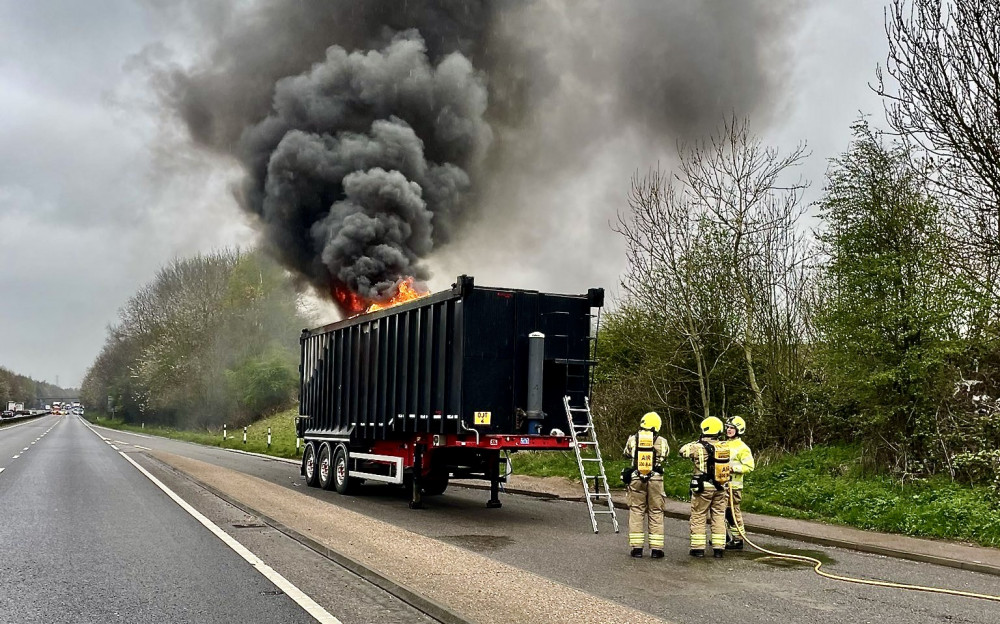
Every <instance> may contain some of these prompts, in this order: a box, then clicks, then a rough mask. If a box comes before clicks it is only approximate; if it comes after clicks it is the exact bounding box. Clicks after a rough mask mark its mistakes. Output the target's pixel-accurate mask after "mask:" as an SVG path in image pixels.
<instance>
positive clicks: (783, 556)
mask: <svg viewBox="0 0 1000 624" xmlns="http://www.w3.org/2000/svg"><path fill="white" fill-rule="evenodd" d="M728 489H729V506H730V508H732V507H733V506H734V504H733V490H732V488H728ZM736 530H737V531H738V532H739V534H740V537H742V538H743V541H745V542H746V543H747V544H750V545H751V546H753V547H754V548H756V549H757V550H759V551H760V552H762V553H766V554H768V555H771V556H772V557H777V558H778V559H788V560H791V561H801V562H802V563H811V564H814V565H813V572H815V573H816V574H819V575H820V576H825V577H826V578H828V579H833V580H835V581H844V582H845V583H857V584H859V585H874V586H875V587H892V588H894V589H909V590H912V591H922V592H932V593H935V594H948V595H950V596H963V597H965V598H979V599H981V600H992V601H993V602H1000V596H993V595H991V594H977V593H975V592H965V591H959V590H957V589H944V588H941V587H926V586H924V585H908V584H906V583H893V582H891V581H873V580H869V579H862V578H855V577H853V576H840V575H839V574H830V573H829V572H824V571H823V570H820V567H822V565H823V562H822V561H820V560H819V559H816V558H815V557H808V556H806V555H792V554H789V553H782V552H776V551H773V550H768V549H767V548H763V547H761V546H758V545H757V544H754V543H753V542H751V541H750V538H748V537H747V534H746V531H745V530H744V529H743V527H741V526H739V525H737V526H736Z"/></svg>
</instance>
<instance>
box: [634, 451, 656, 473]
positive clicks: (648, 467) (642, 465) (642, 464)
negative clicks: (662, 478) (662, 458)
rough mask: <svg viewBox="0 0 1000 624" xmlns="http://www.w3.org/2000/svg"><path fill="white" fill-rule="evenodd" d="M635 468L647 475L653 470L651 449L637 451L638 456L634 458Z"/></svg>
mask: <svg viewBox="0 0 1000 624" xmlns="http://www.w3.org/2000/svg"><path fill="white" fill-rule="evenodd" d="M636 459H637V462H636V464H637V465H636V469H637V470H638V471H639V474H641V475H648V474H649V473H651V472H653V452H652V451H639V456H638V457H637V458H636Z"/></svg>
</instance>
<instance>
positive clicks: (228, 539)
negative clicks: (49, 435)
mask: <svg viewBox="0 0 1000 624" xmlns="http://www.w3.org/2000/svg"><path fill="white" fill-rule="evenodd" d="M118 454H119V455H121V456H122V457H124V458H125V460H126V461H127V462H128V463H130V464H132V465H133V466H135V467H136V469H137V470H138V471H139V472H141V473H142V474H144V475H145V476H146V478H147V479H149V480H150V481H152V482H153V483H154V484H155V485H156V487H158V488H160V489H161V490H163V492H164V493H165V494H166V495H167V496H169V497H170V498H171V499H173V501H174V502H175V503H177V504H178V505H180V506H181V508H182V509H184V511H186V512H188V513H189V514H191V516H192V517H194V519H195V520H197V521H198V522H200V523H201V524H202V525H203V526H204V527H205V528H206V529H208V530H209V531H211V532H212V533H214V534H215V536H216V537H218V538H219V539H220V540H222V541H223V542H225V544H226V546H229V547H230V548H232V549H233V550H234V551H236V554H238V555H239V556H240V557H243V559H245V560H246V562H247V563H249V564H250V565H251V566H253V567H254V568H255V569H256V570H257V571H258V572H260V573H261V574H263V575H264V576H265V577H266V578H267V580H269V581H271V582H272V583H274V585H275V587H277V588H278V589H280V590H281V591H282V592H284V593H285V594H286V595H287V596H288V597H289V598H291V599H292V600H294V601H295V602H296V603H298V605H299V606H300V607H302V608H303V609H305V611H306V613H308V614H309V615H311V616H313V617H314V618H316V621H318V622H323V623H324V624H342V623H341V621H340V620H338V619H337V618H335V617H334V616H333V615H331V614H330V613H329V612H327V610H326V609H324V608H323V607H321V606H319V604H317V603H316V601H315V600H313V599H312V598H310V597H309V596H307V595H306V594H305V593H304V592H303V591H302V590H301V589H299V588H298V587H296V586H295V585H292V583H291V582H290V581H289V580H288V579H286V578H285V577H283V576H282V575H281V574H279V573H277V572H275V571H274V569H273V568H271V566H269V565H267V564H266V563H264V562H263V561H261V559H260V558H259V557H257V555H255V554H253V553H252V552H250V550H249V549H247V548H246V547H245V546H244V545H243V544H241V543H239V542H238V541H236V540H235V539H233V538H232V536H230V535H229V534H228V533H226V532H225V531H223V530H222V529H220V528H219V526H218V525H216V524H215V523H214V522H212V521H211V520H209V519H208V518H206V517H205V516H203V515H202V514H201V512H199V511H198V510H197V509H195V508H194V507H192V506H191V505H189V504H188V503H187V501H185V500H184V499H183V498H181V497H180V496H178V495H177V494H175V493H174V492H173V490H171V489H170V488H168V487H167V486H166V485H164V484H163V483H162V482H161V481H160V480H159V479H157V478H156V477H154V476H153V475H151V474H150V473H149V472H148V471H147V470H146V469H145V468H143V467H142V466H140V465H139V464H137V463H136V462H135V461H134V460H133V459H132V458H131V457H129V456H128V455H126V454H125V453H122V452H121V451H119V452H118Z"/></svg>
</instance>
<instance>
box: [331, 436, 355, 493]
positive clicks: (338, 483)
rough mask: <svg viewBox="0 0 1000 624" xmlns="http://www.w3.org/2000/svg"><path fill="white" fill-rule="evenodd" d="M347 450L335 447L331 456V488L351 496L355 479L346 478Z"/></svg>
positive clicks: (342, 447) (341, 446)
mask: <svg viewBox="0 0 1000 624" xmlns="http://www.w3.org/2000/svg"><path fill="white" fill-rule="evenodd" d="M348 466H349V464H348V461H347V449H346V448H344V446H343V445H340V446H338V447H337V450H336V451H335V452H334V454H333V466H332V472H331V475H332V476H331V479H330V480H331V481H333V487H334V489H336V490H337V492H338V493H340V494H353V493H354V490H355V489H356V485H357V479H353V478H351V477H350V476H348Z"/></svg>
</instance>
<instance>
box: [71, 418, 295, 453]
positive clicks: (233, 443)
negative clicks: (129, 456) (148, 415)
mask: <svg viewBox="0 0 1000 624" xmlns="http://www.w3.org/2000/svg"><path fill="white" fill-rule="evenodd" d="M297 415H298V409H290V410H287V411H284V412H278V413H277V414H274V415H273V416H269V417H267V418H264V419H261V420H258V421H256V422H254V423H253V424H252V425H250V426H248V427H247V441H246V443H245V444H244V443H243V428H242V427H239V428H237V429H235V430H234V429H227V430H226V439H225V440H223V439H222V429H221V428H220V429H218V430H210V431H187V430H183V429H172V428H169V427H153V426H150V427H136V426H135V425H131V424H127V423H124V422H122V421H120V420H111V419H109V418H104V417H98V418H96V419H89V420H91V422H93V423H94V424H96V425H101V426H102V427H108V428H111V429H119V430H122V431H132V432H134V433H144V434H148V435H157V436H163V437H165V438H173V439H175V440H185V441H187V442H196V443H198V444H206V445H209V446H218V447H222V448H231V449H240V450H242V451H250V452H251V453H264V454H266V455H274V456H276V457H288V458H292V459H298V458H299V457H301V454H299V453H297V452H296V450H295V417H296V416H297ZM268 427H270V428H271V446H270V448H269V447H268V446H267V429H268Z"/></svg>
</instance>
